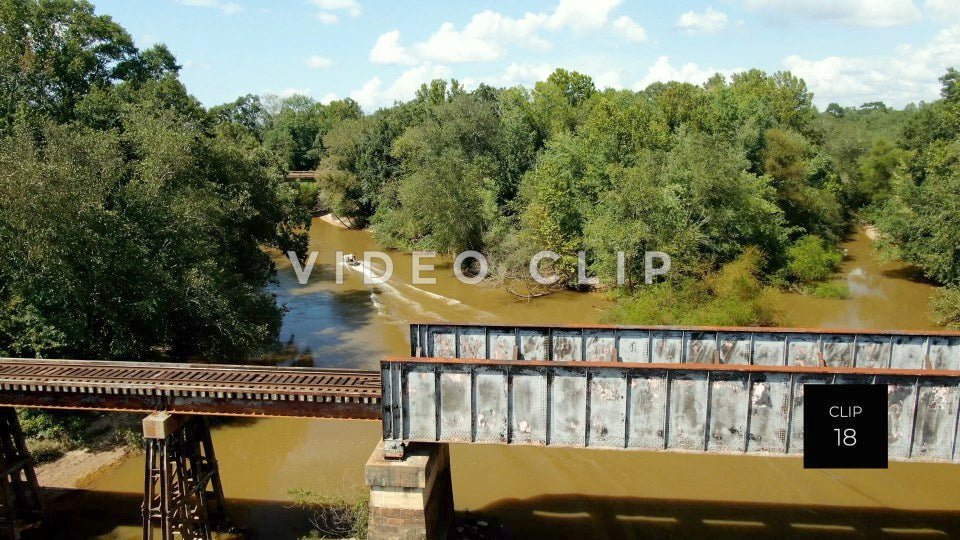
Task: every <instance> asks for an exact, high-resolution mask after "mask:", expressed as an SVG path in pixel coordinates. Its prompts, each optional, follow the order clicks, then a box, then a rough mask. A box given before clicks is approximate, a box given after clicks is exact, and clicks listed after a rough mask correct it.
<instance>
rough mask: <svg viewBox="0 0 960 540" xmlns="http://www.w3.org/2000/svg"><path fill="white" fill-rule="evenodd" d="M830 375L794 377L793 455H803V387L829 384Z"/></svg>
mask: <svg viewBox="0 0 960 540" xmlns="http://www.w3.org/2000/svg"><path fill="white" fill-rule="evenodd" d="M831 379H832V377H831V376H830V375H808V374H803V375H794V377H793V405H792V406H791V409H790V412H791V417H790V446H789V448H788V450H789V452H790V453H791V454H800V453H803V385H805V384H829V383H830V382H831Z"/></svg>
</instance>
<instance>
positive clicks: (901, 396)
mask: <svg viewBox="0 0 960 540" xmlns="http://www.w3.org/2000/svg"><path fill="white" fill-rule="evenodd" d="M877 382H878V383H880V384H886V385H887V448H888V449H887V455H888V456H889V457H890V458H892V459H906V458H908V457H910V445H911V441H912V440H913V419H914V414H913V411H914V408H915V406H916V402H917V400H916V384H915V383H916V379H915V378H907V377H883V378H878V379H877Z"/></svg>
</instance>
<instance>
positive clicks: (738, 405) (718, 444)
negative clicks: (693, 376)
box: [707, 372, 750, 452]
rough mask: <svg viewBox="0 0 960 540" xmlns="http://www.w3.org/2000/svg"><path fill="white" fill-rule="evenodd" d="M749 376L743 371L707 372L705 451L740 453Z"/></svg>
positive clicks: (743, 439)
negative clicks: (707, 422) (707, 403)
mask: <svg viewBox="0 0 960 540" xmlns="http://www.w3.org/2000/svg"><path fill="white" fill-rule="evenodd" d="M749 379H750V377H749V375H748V374H744V373H723V372H714V373H711V377H710V411H709V413H708V416H709V417H710V422H709V429H710V432H709V436H708V438H707V450H715V451H719V452H742V451H743V449H744V447H745V446H746V438H745V437H746V433H747V415H748V413H749V406H750V400H749V399H748V392H749Z"/></svg>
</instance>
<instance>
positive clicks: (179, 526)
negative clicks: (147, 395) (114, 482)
mask: <svg viewBox="0 0 960 540" xmlns="http://www.w3.org/2000/svg"><path fill="white" fill-rule="evenodd" d="M143 436H144V447H145V451H146V458H145V466H144V498H143V538H144V540H153V539H154V538H155V536H154V532H155V531H154V529H155V528H159V530H160V536H159V538H160V540H173V538H174V535H177V537H178V538H181V539H182V540H194V539H203V540H210V538H211V533H212V529H213V526H214V525H215V524H216V523H217V522H222V521H223V519H224V515H223V508H224V502H223V487H222V486H221V484H220V471H219V468H218V466H217V458H216V455H215V454H214V452H213V442H212V441H211V439H210V428H209V427H208V425H207V421H206V419H205V418H204V417H202V416H186V415H171V414H169V413H166V412H157V413H153V414H151V415H150V416H147V417H146V418H144V419H143Z"/></svg>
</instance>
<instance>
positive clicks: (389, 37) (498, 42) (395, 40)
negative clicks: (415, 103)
mask: <svg viewBox="0 0 960 540" xmlns="http://www.w3.org/2000/svg"><path fill="white" fill-rule="evenodd" d="M337 1H345V0H337ZM621 1H622V0H559V3H558V4H557V7H556V8H555V9H554V10H553V12H552V13H530V12H527V13H525V14H524V15H523V17H520V18H513V17H508V16H506V15H503V14H500V13H497V12H495V11H491V10H484V11H481V12H479V13H475V14H474V15H473V17H471V19H470V21H469V22H468V23H467V24H466V25H464V26H463V28H462V29H459V28H458V27H457V25H455V24H454V23H452V22H444V23H442V24H441V25H440V27H439V28H438V29H437V30H436V31H434V32H433V33H432V34H430V36H429V37H428V38H427V39H426V40H424V41H420V42H414V43H413V44H411V45H408V46H404V45H402V44H401V42H400V33H399V32H398V31H396V30H394V31H392V32H387V33H385V34H381V35H380V36H379V37H378V38H377V41H376V43H375V44H374V46H373V49H372V50H371V51H370V60H371V61H372V62H376V63H384V64H418V63H424V62H443V63H467V62H491V61H493V60H497V59H499V58H502V57H504V56H505V55H506V54H507V52H508V51H507V48H508V47H509V46H511V45H519V46H522V47H525V48H527V49H534V50H546V49H548V48H550V42H549V41H547V40H546V39H545V38H544V37H542V36H541V35H540V33H541V32H542V31H544V30H553V31H559V30H566V29H572V30H574V31H583V30H597V29H601V28H605V27H607V25H608V23H609V22H610V20H609V19H610V12H611V11H612V10H613V9H614V8H615V7H617V6H618V5H619V4H620V2H621ZM611 29H612V31H614V32H616V33H617V34H618V35H620V36H621V37H623V38H625V39H627V40H629V41H634V42H641V41H645V40H646V39H647V33H646V31H645V30H644V29H643V27H642V26H640V25H639V24H637V23H636V22H635V21H634V20H632V19H631V18H630V17H627V16H621V17H620V18H618V19H617V20H616V21H614V22H613V23H612V25H611Z"/></svg>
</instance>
